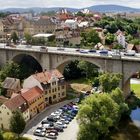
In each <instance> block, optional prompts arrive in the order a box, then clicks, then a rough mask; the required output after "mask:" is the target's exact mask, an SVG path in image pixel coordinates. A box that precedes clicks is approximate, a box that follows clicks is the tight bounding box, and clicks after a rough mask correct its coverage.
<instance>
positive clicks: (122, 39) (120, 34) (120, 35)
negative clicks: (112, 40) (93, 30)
mask: <svg viewBox="0 0 140 140" xmlns="http://www.w3.org/2000/svg"><path fill="white" fill-rule="evenodd" d="M116 34H117V41H118V44H120V45H122V46H123V48H125V47H126V41H125V35H124V33H123V32H122V31H120V30H118V31H117V33H116Z"/></svg>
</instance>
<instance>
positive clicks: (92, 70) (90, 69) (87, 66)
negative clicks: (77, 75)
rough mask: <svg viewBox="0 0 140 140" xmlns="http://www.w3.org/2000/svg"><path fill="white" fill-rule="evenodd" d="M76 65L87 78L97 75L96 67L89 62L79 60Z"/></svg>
mask: <svg viewBox="0 0 140 140" xmlns="http://www.w3.org/2000/svg"><path fill="white" fill-rule="evenodd" d="M78 67H79V68H80V69H81V70H82V71H83V74H84V75H86V78H88V79H90V78H92V77H97V76H98V67H97V66H96V65H94V64H92V63H90V62H86V61H79V63H78Z"/></svg>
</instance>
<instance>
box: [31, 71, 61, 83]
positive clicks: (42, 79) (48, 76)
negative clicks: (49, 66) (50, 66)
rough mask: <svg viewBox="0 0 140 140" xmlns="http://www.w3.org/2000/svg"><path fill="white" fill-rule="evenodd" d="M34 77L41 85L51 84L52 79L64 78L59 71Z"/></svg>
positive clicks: (47, 72)
mask: <svg viewBox="0 0 140 140" xmlns="http://www.w3.org/2000/svg"><path fill="white" fill-rule="evenodd" d="M33 77H34V78H35V79H36V80H38V81H39V82H40V83H44V84H46V83H49V82H50V80H51V78H52V77H56V78H58V79H59V78H63V75H62V74H61V73H60V72H59V71H58V70H57V69H54V70H51V71H45V72H41V73H36V74H34V75H33Z"/></svg>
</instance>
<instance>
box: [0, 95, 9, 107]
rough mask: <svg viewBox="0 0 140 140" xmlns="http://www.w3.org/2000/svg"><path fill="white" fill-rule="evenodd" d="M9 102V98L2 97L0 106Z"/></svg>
mask: <svg viewBox="0 0 140 140" xmlns="http://www.w3.org/2000/svg"><path fill="white" fill-rule="evenodd" d="M6 101H8V98H6V97H4V96H2V95H0V105H2V104H3V103H4V102H6Z"/></svg>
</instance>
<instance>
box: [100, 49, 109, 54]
mask: <svg viewBox="0 0 140 140" xmlns="http://www.w3.org/2000/svg"><path fill="white" fill-rule="evenodd" d="M99 53H100V54H102V55H108V50H101V51H99Z"/></svg>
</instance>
